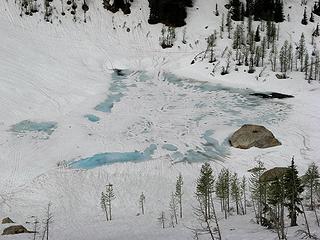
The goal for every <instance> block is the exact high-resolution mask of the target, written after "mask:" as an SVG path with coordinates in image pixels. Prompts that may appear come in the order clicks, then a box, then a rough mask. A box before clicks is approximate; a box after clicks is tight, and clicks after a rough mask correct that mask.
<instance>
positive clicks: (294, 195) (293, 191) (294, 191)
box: [284, 158, 303, 226]
mask: <svg viewBox="0 0 320 240" xmlns="http://www.w3.org/2000/svg"><path fill="white" fill-rule="evenodd" d="M284 191H285V196H286V203H285V206H286V207H287V208H288V211H289V218H290V220H291V223H290V226H297V215H298V214H299V213H302V211H301V209H300V208H299V206H300V204H301V201H302V198H301V193H302V192H303V185H302V183H301V179H300V178H299V176H298V170H297V167H296V165H295V164H294V158H292V160H291V165H290V166H289V167H288V170H287V172H286V173H285V175H284Z"/></svg>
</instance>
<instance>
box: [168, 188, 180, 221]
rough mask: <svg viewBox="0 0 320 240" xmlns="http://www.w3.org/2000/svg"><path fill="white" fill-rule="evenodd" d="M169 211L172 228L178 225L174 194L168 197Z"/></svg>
mask: <svg viewBox="0 0 320 240" xmlns="http://www.w3.org/2000/svg"><path fill="white" fill-rule="evenodd" d="M169 211H170V218H171V225H172V227H174V226H175V224H178V201H177V198H176V196H175V194H174V193H171V195H170V202H169Z"/></svg>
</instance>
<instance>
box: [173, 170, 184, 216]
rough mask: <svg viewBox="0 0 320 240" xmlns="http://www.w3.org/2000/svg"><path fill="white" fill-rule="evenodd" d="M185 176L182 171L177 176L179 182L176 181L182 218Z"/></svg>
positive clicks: (176, 194)
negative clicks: (183, 176)
mask: <svg viewBox="0 0 320 240" xmlns="http://www.w3.org/2000/svg"><path fill="white" fill-rule="evenodd" d="M182 187H183V178H182V175H181V173H179V176H178V178H177V182H176V192H175V196H176V198H177V199H178V202H179V216H180V218H182V215H183V214H182V196H183V190H182Z"/></svg>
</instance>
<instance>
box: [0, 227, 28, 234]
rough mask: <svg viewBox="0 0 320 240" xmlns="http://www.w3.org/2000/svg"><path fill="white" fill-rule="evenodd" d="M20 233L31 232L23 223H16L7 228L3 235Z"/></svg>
mask: <svg viewBox="0 0 320 240" xmlns="http://www.w3.org/2000/svg"><path fill="white" fill-rule="evenodd" d="M20 233H30V232H29V231H28V230H27V229H26V228H25V227H24V226H22V225H14V226H10V227H7V228H5V229H4V230H3V233H2V235H13V234H20Z"/></svg>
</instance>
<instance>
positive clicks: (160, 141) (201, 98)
mask: <svg viewBox="0 0 320 240" xmlns="http://www.w3.org/2000/svg"><path fill="white" fill-rule="evenodd" d="M111 80H112V81H111V84H110V87H109V90H108V94H107V96H106V99H105V100H104V101H103V102H101V103H98V104H97V105H96V107H95V108H94V109H93V110H96V111H100V112H102V113H105V114H106V120H104V121H106V122H105V125H104V126H105V128H106V131H107V132H109V131H111V132H112V136H113V139H116V141H118V142H119V144H120V143H121V144H122V145H127V146H137V147H136V148H135V151H128V152H122V153H120V152H107V153H97V154H96V155H94V156H92V157H84V158H83V159H79V160H77V161H74V162H73V163H72V164H71V166H72V168H88V169H89V168H93V167H96V166H101V165H104V164H112V163H115V162H128V161H133V162H135V161H141V160H148V159H151V158H152V157H153V156H157V157H161V156H165V155H166V156H169V157H170V158H171V159H172V161H173V162H181V161H187V162H195V161H208V160H218V161H223V160H224V159H225V158H226V157H228V155H229V144H228V141H227V139H228V136H226V135H224V136H223V137H221V136H222V134H223V133H224V131H225V129H226V128H229V127H230V126H231V127H234V128H237V127H240V126H241V125H242V124H245V123H254V124H263V125H266V124H277V123H279V122H281V121H282V120H284V119H285V118H286V116H287V114H288V112H289V111H290V110H291V106H290V105H289V104H287V103H286V101H284V100H275V99H261V98H259V97H256V96H252V95H250V94H252V93H253V91H251V90H250V89H237V88H228V87H224V86H222V85H217V84H212V83H208V82H205V81H196V80H193V79H182V78H179V77H177V76H175V75H173V74H170V73H165V74H163V75H162V76H158V75H156V76H152V75H150V74H148V73H146V72H144V71H129V70H115V71H114V72H113V74H112V76H111ZM88 116H89V117H88ZM93 116H94V115H87V118H88V120H89V121H93V122H94V121H95V120H97V119H96V118H95V117H93ZM99 120H100V119H99ZM100 123H103V120H100ZM217 136H218V137H217ZM106 141H107V143H106V144H108V140H106ZM109 144H110V145H113V144H115V142H114V141H113V142H112V141H111V140H110V142H109ZM146 144H148V145H149V146H150V145H151V144H155V146H157V150H156V149H153V151H152V153H151V154H143V153H144V151H145V150H144V149H146V147H143V146H146Z"/></svg>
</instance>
